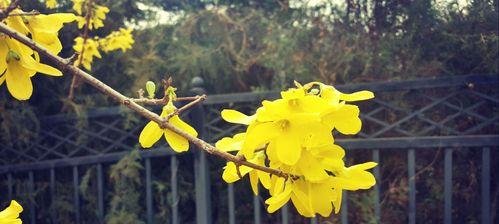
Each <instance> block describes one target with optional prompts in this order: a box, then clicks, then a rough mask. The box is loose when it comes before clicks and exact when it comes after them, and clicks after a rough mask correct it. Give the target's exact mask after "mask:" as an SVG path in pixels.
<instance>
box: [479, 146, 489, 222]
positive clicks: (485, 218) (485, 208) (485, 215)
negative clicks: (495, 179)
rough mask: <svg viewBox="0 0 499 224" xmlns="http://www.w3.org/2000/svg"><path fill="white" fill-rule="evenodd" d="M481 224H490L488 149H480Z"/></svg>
mask: <svg viewBox="0 0 499 224" xmlns="http://www.w3.org/2000/svg"><path fill="white" fill-rule="evenodd" d="M481 185H482V186H481V187H482V223H483V224H490V223H492V222H491V220H490V148H488V147H485V148H483V149H482V184H481Z"/></svg>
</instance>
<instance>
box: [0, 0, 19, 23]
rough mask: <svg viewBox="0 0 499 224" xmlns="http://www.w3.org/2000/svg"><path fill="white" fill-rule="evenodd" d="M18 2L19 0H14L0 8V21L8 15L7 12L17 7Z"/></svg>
mask: <svg viewBox="0 0 499 224" xmlns="http://www.w3.org/2000/svg"><path fill="white" fill-rule="evenodd" d="M18 4H19V0H14V1H12V2H11V3H10V5H9V6H7V8H5V9H4V10H0V21H1V20H4V19H5V18H7V17H9V14H10V13H11V12H12V11H14V9H16V8H17V5H18Z"/></svg>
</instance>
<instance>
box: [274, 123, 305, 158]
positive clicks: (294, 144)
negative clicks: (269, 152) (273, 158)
mask: <svg viewBox="0 0 499 224" xmlns="http://www.w3.org/2000/svg"><path fill="white" fill-rule="evenodd" d="M301 140H302V138H301V136H300V135H299V134H298V133H296V132H294V131H290V132H284V133H283V134H282V135H281V136H279V137H277V138H276V152H277V158H278V159H279V161H280V162H282V163H284V164H286V165H290V166H292V165H295V164H296V163H297V162H298V160H299V159H300V156H301V151H302V148H301V142H302V141H301Z"/></svg>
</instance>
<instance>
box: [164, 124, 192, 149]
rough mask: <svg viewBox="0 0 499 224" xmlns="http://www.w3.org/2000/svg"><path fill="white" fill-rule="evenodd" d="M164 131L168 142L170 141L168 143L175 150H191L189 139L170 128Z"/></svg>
mask: <svg viewBox="0 0 499 224" xmlns="http://www.w3.org/2000/svg"><path fill="white" fill-rule="evenodd" d="M164 132H165V139H166V142H168V145H170V147H172V149H173V151H175V152H185V151H187V150H189V141H187V139H185V138H184V137H182V136H180V135H178V134H177V133H175V132H173V131H171V130H169V129H165V131H164Z"/></svg>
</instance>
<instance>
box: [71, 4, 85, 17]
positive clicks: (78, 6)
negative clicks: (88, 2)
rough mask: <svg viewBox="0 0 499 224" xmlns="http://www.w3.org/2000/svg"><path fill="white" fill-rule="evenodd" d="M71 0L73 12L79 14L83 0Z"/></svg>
mask: <svg viewBox="0 0 499 224" xmlns="http://www.w3.org/2000/svg"><path fill="white" fill-rule="evenodd" d="M71 1H72V2H73V10H75V12H76V13H77V14H78V15H81V13H82V11H81V6H82V5H83V2H84V1H85V0H71Z"/></svg>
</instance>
